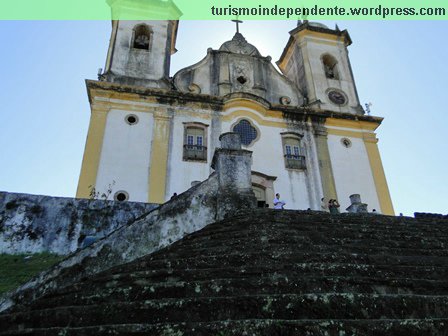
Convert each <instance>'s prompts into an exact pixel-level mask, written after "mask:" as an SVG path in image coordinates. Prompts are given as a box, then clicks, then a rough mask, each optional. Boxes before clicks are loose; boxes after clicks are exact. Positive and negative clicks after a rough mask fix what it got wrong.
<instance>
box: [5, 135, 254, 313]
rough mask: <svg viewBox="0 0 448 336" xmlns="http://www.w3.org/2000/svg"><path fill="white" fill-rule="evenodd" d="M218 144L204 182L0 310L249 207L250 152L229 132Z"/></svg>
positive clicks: (71, 259)
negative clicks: (211, 172)
mask: <svg viewBox="0 0 448 336" xmlns="http://www.w3.org/2000/svg"><path fill="white" fill-rule="evenodd" d="M220 140H221V141H222V144H223V148H222V149H221V150H219V149H218V150H216V152H215V156H214V160H213V161H214V163H216V165H214V167H215V173H214V174H212V175H210V177H209V178H208V179H207V180H205V181H203V182H201V183H199V184H197V185H195V186H193V187H191V188H190V189H189V190H187V191H186V192H184V193H182V194H180V195H178V196H177V197H175V198H173V199H171V200H170V201H168V202H166V203H164V204H162V205H161V206H160V207H158V208H156V209H154V210H153V211H151V212H150V213H148V214H147V215H145V216H142V217H141V218H139V219H137V220H135V221H134V222H132V223H130V222H128V224H125V223H123V224H125V225H122V226H120V227H119V228H118V229H116V230H115V231H112V232H111V233H110V234H109V235H107V236H105V237H104V238H102V239H100V240H98V241H97V242H95V243H93V244H92V245H90V246H87V247H86V248H84V249H81V250H78V251H76V253H73V254H72V255H70V256H68V257H67V258H65V259H64V260H63V261H61V262H60V263H59V264H57V265H55V266H54V267H52V268H51V269H49V270H48V271H46V272H43V273H41V274H40V275H38V276H37V277H35V278H34V279H32V280H31V281H29V282H28V283H26V284H25V285H23V286H22V287H20V288H18V289H17V290H16V291H15V292H13V293H9V294H8V295H5V297H3V298H2V299H1V300H0V311H3V310H5V309H8V308H9V307H11V306H13V305H15V304H16V303H18V302H20V303H24V302H30V301H33V300H34V299H36V298H39V297H41V296H43V295H45V294H46V293H48V292H51V291H53V290H55V289H57V288H64V287H66V286H68V285H70V284H73V283H76V282H78V281H81V280H82V279H85V278H88V277H91V276H92V275H93V274H96V273H99V272H101V271H104V270H106V269H109V268H111V267H113V266H117V265H122V264H125V263H128V262H130V261H133V260H135V259H137V258H140V257H143V256H145V255H147V254H150V253H153V252H156V251H158V250H160V249H161V248H163V247H166V246H168V245H170V244H172V243H174V242H176V241H178V240H180V239H182V238H183V237H184V236H186V235H187V234H190V233H193V232H195V231H198V230H200V229H202V228H203V227H205V226H206V225H208V224H211V223H213V222H215V221H217V220H219V219H222V218H225V217H227V216H231V215H234V214H235V213H237V212H238V211H240V210H244V209H250V208H255V206H256V198H255V195H254V194H253V192H252V191H251V189H250V183H251V182H250V181H251V180H250V179H251V177H250V176H251V175H250V171H251V169H250V168H251V167H250V156H251V152H249V151H243V150H241V142H240V139H239V137H235V134H234V133H227V134H224V135H223V137H221V138H220ZM231 140H233V141H231ZM229 166H231V167H232V168H233V169H234V172H235V174H234V175H233V176H234V178H228V177H229V176H230V175H229V174H230V172H229V171H228V167H229ZM224 194H225V195H224ZM224 196H225V197H224ZM229 204H230V205H231V206H229ZM101 220H102V219H101V218H99V219H98V221H99V222H101Z"/></svg>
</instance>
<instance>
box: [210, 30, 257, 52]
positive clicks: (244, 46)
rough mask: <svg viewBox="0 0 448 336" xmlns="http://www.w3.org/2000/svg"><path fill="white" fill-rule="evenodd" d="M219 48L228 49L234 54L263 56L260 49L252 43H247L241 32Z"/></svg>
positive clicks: (221, 49)
mask: <svg viewBox="0 0 448 336" xmlns="http://www.w3.org/2000/svg"><path fill="white" fill-rule="evenodd" d="M219 50H220V51H228V52H231V53H234V54H242V55H250V56H261V55H260V52H259V51H258V49H257V48H255V47H254V46H253V45H252V44H250V43H247V41H246V39H245V38H244V36H243V35H242V34H240V33H236V34H235V36H234V37H233V39H232V40H230V41H227V42H224V44H223V45H222V46H221V47H220V48H219Z"/></svg>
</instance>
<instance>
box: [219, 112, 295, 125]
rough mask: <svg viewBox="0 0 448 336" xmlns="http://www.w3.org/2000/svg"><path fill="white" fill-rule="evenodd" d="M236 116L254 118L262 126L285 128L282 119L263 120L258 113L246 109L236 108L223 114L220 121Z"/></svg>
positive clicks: (229, 120)
mask: <svg viewBox="0 0 448 336" xmlns="http://www.w3.org/2000/svg"><path fill="white" fill-rule="evenodd" d="M237 118H250V119H252V120H255V121H256V122H257V123H258V124H259V125H262V126H270V127H280V128H287V126H288V125H287V124H286V122H284V121H270V120H265V119H263V118H262V117H260V116H259V115H258V114H256V113H254V112H251V111H247V110H238V111H234V112H232V113H230V114H228V115H225V116H223V117H222V121H227V122H231V121H233V120H235V119H237Z"/></svg>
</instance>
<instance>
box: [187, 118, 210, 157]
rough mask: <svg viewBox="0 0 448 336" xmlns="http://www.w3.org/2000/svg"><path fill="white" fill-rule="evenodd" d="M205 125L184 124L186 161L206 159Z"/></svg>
mask: <svg viewBox="0 0 448 336" xmlns="http://www.w3.org/2000/svg"><path fill="white" fill-rule="evenodd" d="M206 131H207V125H205V124H202V123H185V124H184V154H183V159H184V160H186V161H190V160H192V161H207V137H206V135H207V132H206Z"/></svg>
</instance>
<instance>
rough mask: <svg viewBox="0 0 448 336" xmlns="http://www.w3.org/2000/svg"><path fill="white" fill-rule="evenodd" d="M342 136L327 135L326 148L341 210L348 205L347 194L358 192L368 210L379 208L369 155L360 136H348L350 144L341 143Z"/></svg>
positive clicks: (343, 210)
mask: <svg viewBox="0 0 448 336" xmlns="http://www.w3.org/2000/svg"><path fill="white" fill-rule="evenodd" d="M342 138H344V137H342V136H336V135H332V134H329V135H328V148H329V151H330V158H331V164H332V168H333V174H334V179H335V183H336V192H337V195H338V201H339V203H340V204H341V208H340V210H341V212H345V209H346V208H347V207H348V206H349V205H350V199H349V196H350V195H352V194H360V195H361V201H362V202H363V203H367V204H368V210H369V211H372V209H377V210H379V209H381V207H380V205H379V201H378V196H377V192H376V188H375V182H374V180H373V176H372V170H371V168H370V162H369V157H368V156H367V150H366V148H365V145H364V141H363V140H362V139H361V138H350V137H347V138H348V139H350V141H351V142H352V146H351V147H350V148H346V147H344V146H343V145H342V143H341V139H342Z"/></svg>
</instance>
